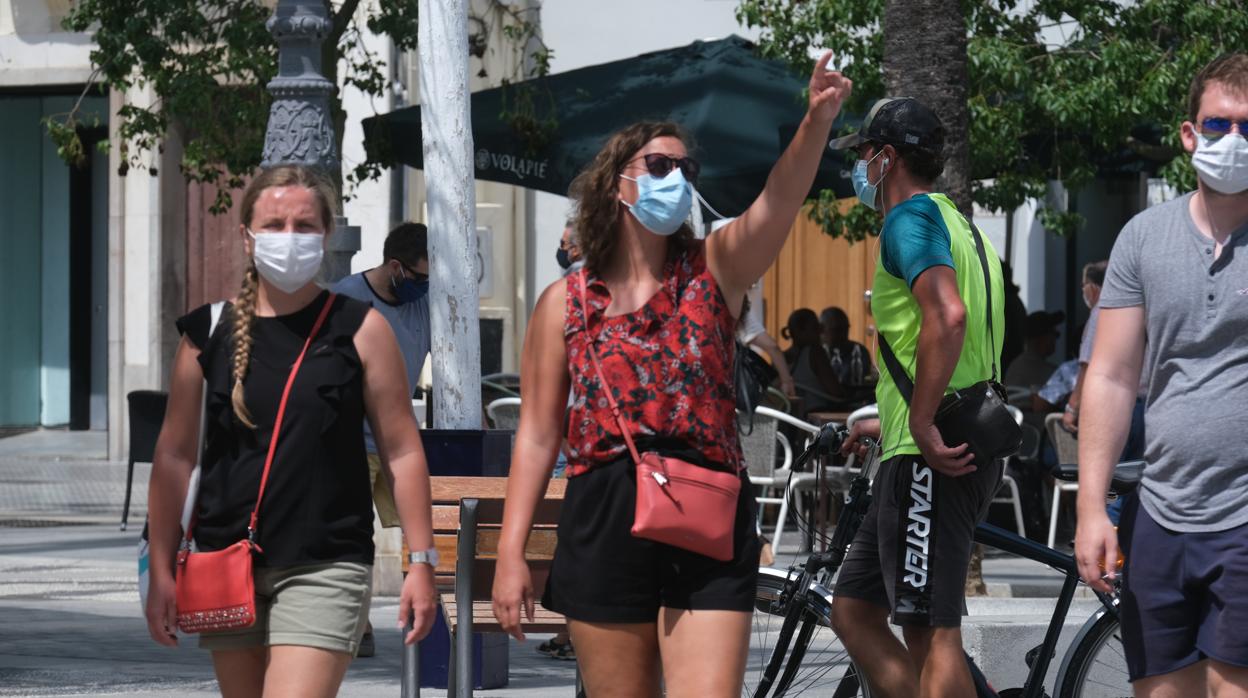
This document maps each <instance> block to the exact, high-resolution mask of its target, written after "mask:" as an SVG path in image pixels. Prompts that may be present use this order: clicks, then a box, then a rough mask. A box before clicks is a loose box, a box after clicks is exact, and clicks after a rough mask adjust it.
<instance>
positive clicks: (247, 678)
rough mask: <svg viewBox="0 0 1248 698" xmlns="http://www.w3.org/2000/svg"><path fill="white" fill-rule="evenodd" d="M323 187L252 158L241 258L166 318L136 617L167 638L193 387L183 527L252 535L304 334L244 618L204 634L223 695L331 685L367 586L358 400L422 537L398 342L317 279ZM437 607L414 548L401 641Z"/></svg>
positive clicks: (309, 692)
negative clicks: (226, 276)
mask: <svg viewBox="0 0 1248 698" xmlns="http://www.w3.org/2000/svg"><path fill="white" fill-rule="evenodd" d="M334 201H335V192H334V190H333V188H332V185H330V184H328V182H327V181H325V180H324V179H323V178H321V177H320V176H318V175H317V174H316V173H315V172H313V171H311V170H308V169H305V168H302V167H292V166H287V167H278V168H274V169H270V170H266V171H265V172H263V173H261V174H260V175H259V176H257V177H256V179H254V180H253V181H252V182H251V185H250V186H249V187H248V188H247V190H246V192H245V193H244V194H243V198H242V224H241V225H240V226H239V227H240V234H241V237H242V242H243V245H244V246H245V248H246V250H247V254H248V257H250V258H251V259H252V262H251V263H250V264H249V265H248V268H247V272H246V275H245V277H244V280H243V285H242V289H241V290H240V291H239V293H238V296H237V298H236V299H235V300H234V302H233V303H232V304H228V303H227V304H226V305H225V308H224V310H223V311H222V313H221V317H220V321H219V322H218V324H217V326H216V328H215V330H213V331H211V332H210V325H211V320H210V317H211V309H210V307H209V306H203V307H200V308H198V309H196V310H193V311H191V312H190V313H189V314H187V315H186V316H185V317H183V318H181V319H180V320H178V322H177V325H178V330H179V331H180V332H181V334H182V340H181V343H180V344H179V346H178V350H177V354H176V356H175V357H174V364H173V374H172V377H171V379H170V390H169V407H168V410H167V412H166V414H165V421H164V425H163V427H162V429H161V433H160V438H159V440H158V441H157V445H156V454H155V458H154V463H153V467H152V479H151V485H150V488H149V491H150V494H149V500H148V509H149V512H150V529H151V587H150V592H149V596H148V603H147V609H146V611H147V622H148V630H149V632H150V633H151V635H152V638H153V639H155V640H156V642H158V643H160V644H162V645H167V646H173V645H176V644H177V636H176V634H175V630H174V629H175V627H176V625H177V602H176V595H175V578H174V571H173V570H174V555H175V551H176V549H177V547H178V541H179V532H180V528H179V524H178V521H179V513H180V511H181V508H182V503H183V499H184V497H185V493H186V490H187V483H188V480H189V477H190V473H191V470H192V468H193V467H194V465H195V462H196V457H197V454H196V444H197V436H198V428H199V424H200V405H201V404H203V405H204V406H205V407H204V409H205V410H206V411H205V414H204V415H203V416H204V425H205V437H204V452H203V454H202V461H201V463H202V469H201V476H200V483H201V484H200V488H199V494H198V498H197V500H196V506H195V513H196V518H195V523H194V525H193V537H194V541H195V543H196V545H197V547H198V549H199V550H201V551H212V550H221V549H223V548H226V547H228V546H230V545H231V544H233V543H236V542H237V541H239V540H242V539H244V538H246V537H247V526H248V521H249V518H250V516H251V512H252V510H253V508H255V507H256V499H257V496H258V494H259V492H260V491H261V490H260V481H261V473H262V472H263V471H264V469H265V459H266V456H267V455H268V452H269V446H270V440H271V438H272V436H273V428H274V424H275V422H276V420H277V415H278V408H279V404H281V402H282V393H283V389H284V388H285V387H286V382H287V378H288V376H289V375H290V372H291V366H292V364H294V363H295V359H296V357H297V356H299V353H300V351H301V349H303V347H304V345H305V342H307V351H306V354H305V355H304V358H303V361H302V364H301V365H300V367H299V369H298V373H297V374H296V375H295V379H294V380H293V382H292V383H291V384H290V389H289V390H290V393H289V398H288V400H287V401H286V409H285V412H284V416H283V418H282V422H281V426H280V438H279V439H277V440H276V450H275V452H274V456H273V461H272V465H271V468H270V470H269V475H268V480H267V483H266V485H265V488H264V490H263V496H262V497H261V501H260V505H259V508H258V526H257V530H256V537H255V541H256V544H257V546H258V548H259V552H257V554H256V556H255V561H254V578H255V589H256V622H255V624H254V625H252V626H251V627H248V628H244V629H238V630H229V631H219V632H211V633H209V632H205V633H203V634H202V635H201V636H200V640H199V644H200V646H201V647H203V648H205V649H209V650H211V651H212V660H213V666H214V667H215V669H216V674H217V681H218V683H219V685H220V688H221V694H222V695H223V696H226V697H227V698H231V697H233V696H264V697H265V698H273V697H274V696H300V697H301V698H303V697H308V696H312V697H315V696H333V695H336V693H337V691H338V687H339V685H340V684H341V682H342V678H343V675H344V674H345V672H346V669H347V665H348V663H349V662H350V660H351V657H352V656H353V655H354V654H355V652H356V650H357V648H358V643H359V640H360V636H361V635H362V634H363V632H364V626H365V622H366V620H367V618H368V608H369V601H370V591H371V589H372V562H373V543H372V536H373V515H372V500H371V497H370V488H369V476H368V464H367V460H366V454H365V448H364V432H363V424H364V419H365V416H367V418H368V419H369V420H370V422H371V423H372V425H373V433H374V435H375V436H376V439H377V443H378V447H379V448H380V449H381V451H382V453H384V454H385V456H386V457H385V458H384V459H383V462H384V463H387V464H388V466H389V471H390V472H389V473H388V476H389V477H391V478H392V481H393V491H394V494H395V500H396V503H397V504H398V510H399V517H400V519H401V521H402V526H403V533H404V534H405V536H406V537H407V540H408V542H409V544H410V546H411V548H412V549H413V550H421V549H428V548H431V547H432V531H431V526H430V504H429V476H428V471H427V469H426V466H425V457H424V451H423V449H422V447H421V442H420V434H419V432H418V430H417V427H416V422H415V419H414V418H413V415H412V410H411V406H410V404H409V403H408V395H409V394H410V390H409V389H408V388H407V385H406V384H407V381H406V378H405V376H406V372H405V369H404V367H403V358H402V356H401V355H400V353H399V347H398V343H397V342H396V341H395V338H394V335H393V333H392V332H391V330H390V326H389V324H388V323H387V322H386V320H385V319H384V318H383V317H382V316H381V315H380V314H378V313H377V312H376V311H375V310H372V309H370V308H369V307H368V306H367V305H365V304H363V303H359V302H357V301H354V300H351V299H349V298H345V297H341V296H335V295H333V294H330V293H329V292H328V291H323V290H321V289H320V288H319V287H318V286H317V285H316V284H315V283H314V282H313V277H314V276H315V275H316V273H317V270H318V269H319V268H320V260H321V256H322V253H323V250H324V246H325V238H326V237H327V236H328V235H329V234H330V232H331V230H332V225H333V219H334V208H333V202H334ZM309 336H311V339H310V340H309ZM205 385H206V386H207V394H206V397H204V386H205ZM201 400H202V403H201ZM433 612H434V601H433V570H432V568H431V567H430V566H429V565H422V564H413V565H412V571H411V573H410V574H408V576H407V579H406V580H405V581H404V584H403V591H402V595H401V600H400V604H399V621H400V622H403V621H405V620H407V619H408V618H409V617H410V618H411V620H412V621H413V625H414V629H413V631H412V632H411V633H409V634H408V635H407V636H406V637H405V638H404V640H405V642H407V643H409V644H410V643H412V642H415V641H416V640H417V639H419V638H420V637H423V636H424V635H425V634H426V633H428V631H429V628H430V626H431V624H432V622H433Z"/></svg>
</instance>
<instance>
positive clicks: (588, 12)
mask: <svg viewBox="0 0 1248 698" xmlns="http://www.w3.org/2000/svg"><path fill="white" fill-rule="evenodd" d="M736 8H737V3H736V1H735V0H632V2H626V3H622V2H610V1H604V0H544V1H543V2H542V35H543V38H544V39H545V41H546V45H547V46H549V47H550V48H551V49H553V50H554V60H552V61H551V72H552V73H560V72H564V71H568V70H575V69H576V68H583V67H585V66H589V65H597V64H599V63H608V62H610V61H616V60H621V59H624V58H629V57H631V56H636V55H638V54H641V53H647V52H649V51H658V50H660V49H667V48H674V47H677V46H684V45H685V44H688V43H690V42H692V41H696V40H698V39H722V38H724V37H725V36H728V35H729V34H737V35H739V36H743V37H745V38H747V39H750V40H756V39H757V38H758V31H757V30H747V29H745V28H744V27H741V26H740V25H738V24H737V20H736V17H735V16H734V13H735V12H736ZM710 157H712V158H713V157H714V154H713V153H712V154H711V155H710ZM534 199H535V213H534V215H533V217H532V220H531V226H532V227H531V229H530V230H529V237H528V239H529V241H530V243H531V245H532V254H531V255H530V259H529V263H528V264H527V265H526V266H527V269H526V274H525V276H526V282H527V283H526V286H527V296H528V299H529V301H528V306H529V307H528V310H529V311H530V312H531V311H532V304H533V303H534V302H535V301H536V299H537V295H538V294H539V293H541V291H542V289H544V288H545V287H546V286H547V285H548V284H550V283H552V282H554V281H555V280H557V279H558V278H559V277H560V273H559V272H560V269H559V266H558V265H557V264H556V263H555V250H556V249H558V247H559V236H560V235H561V234H562V233H563V224H564V220H565V219H566V218H567V215H568V213H569V211H570V205H569V202H568V199H567V198H565V197H562V196H555V195H553V194H547V193H544V192H537V193H536V194H535V196H534Z"/></svg>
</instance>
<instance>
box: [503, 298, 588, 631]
mask: <svg viewBox="0 0 1248 698" xmlns="http://www.w3.org/2000/svg"><path fill="white" fill-rule="evenodd" d="M566 307H567V284H566V283H565V282H563V281H557V282H555V283H554V284H552V285H551V286H549V287H548V288H547V289H546V291H545V292H543V293H542V296H541V298H539V299H538V301H537V307H536V308H534V310H533V317H532V318H531V319H530V320H529V329H528V332H527V334H526V336H525V338H524V350H523V352H522V353H521V355H520V395H521V403H520V426H519V428H518V429H517V430H516V445H515V450H514V451H513V452H512V456H511V472H510V474H509V475H508V477H507V504H506V506H505V507H504V509H503V531H502V534H501V538H500V539H499V543H498V570H497V572H496V574H495V575H494V616H495V617H496V618H497V619H498V622H499V623H500V624H501V625H502V627H503V630H504V631H505V632H507V633H510V634H511V635H512V636H514V637H515V638H516V639H518V640H523V639H524V632H523V631H522V630H521V629H520V613H521V610H522V609H523V611H524V613H525V616H526V617H527V618H528V619H529V620H530V621H532V620H533V613H534V603H535V601H536V598H537V597H536V595H535V594H534V591H533V580H532V578H531V577H530V576H529V566H528V563H527V562H526V561H525V559H524V547H525V545H526V544H527V543H528V538H529V529H530V528H531V527H532V525H533V512H534V510H535V509H536V508H537V503H538V501H540V500H541V498H542V496H543V494H544V493H545V492H546V485H547V483H548V482H549V481H550V473H551V470H552V469H553V468H554V464H555V458H556V457H557V456H558V454H559V446H560V444H561V443H562V441H563V422H564V412H565V411H566V410H567V405H568V386H569V385H570V382H571V381H570V379H569V377H568V353H567V349H566V347H565V345H564V341H563V324H564V315H565V312H566V310H565V309H566Z"/></svg>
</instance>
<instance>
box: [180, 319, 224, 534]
mask: <svg viewBox="0 0 1248 698" xmlns="http://www.w3.org/2000/svg"><path fill="white" fill-rule="evenodd" d="M224 307H225V301H217V302H216V303H213V304H212V305H210V306H209V307H208V317H209V321H208V339H212V333H213V332H216V331H217V322H219V321H220V320H221V309H222V308H224ZM207 344H208V340H205V341H204V345H205V346H207ZM207 414H208V377H207V376H205V377H204V384H203V392H202V394H201V395H200V400H199V443H198V444H197V445H196V447H195V468H194V469H193V470H191V480H190V482H188V483H187V485H186V499H185V500H184V501H183V502H182V530H183V531H185V530H188V529H189V528H190V527H191V517H192V516H194V515H195V494H194V493H198V492H199V467H200V465H201V464H202V463H203V460H204V438H205V434H204V432H205V431H206V430H207V426H208V421H207V417H206V415H207Z"/></svg>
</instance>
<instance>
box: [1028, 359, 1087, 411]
mask: <svg viewBox="0 0 1248 698" xmlns="http://www.w3.org/2000/svg"><path fill="white" fill-rule="evenodd" d="M1078 376H1079V360H1078V359H1071V360H1069V361H1063V362H1062V364H1061V365H1060V366H1058V367H1057V370H1056V371H1054V372H1053V375H1051V376H1049V379H1048V380H1047V381H1045V383H1044V385H1043V386H1041V388H1040V390H1038V391H1036V392H1035V393H1033V394H1032V396H1031V409H1032V411H1033V412H1035V413H1036V414H1040V415H1045V414H1048V413H1050V412H1060V411H1061V410H1062V406H1063V405H1065V404H1066V400H1067V399H1068V398H1069V397H1070V393H1071V391H1072V390H1074V389H1075V380H1076V378H1077V377H1078Z"/></svg>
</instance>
